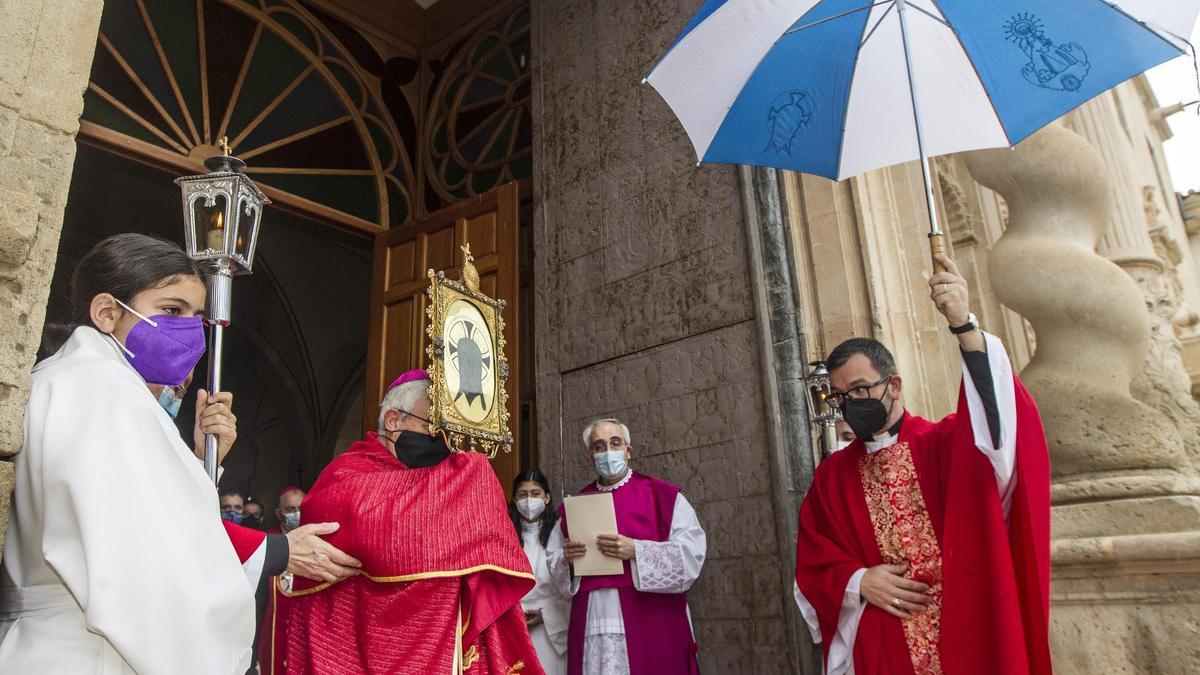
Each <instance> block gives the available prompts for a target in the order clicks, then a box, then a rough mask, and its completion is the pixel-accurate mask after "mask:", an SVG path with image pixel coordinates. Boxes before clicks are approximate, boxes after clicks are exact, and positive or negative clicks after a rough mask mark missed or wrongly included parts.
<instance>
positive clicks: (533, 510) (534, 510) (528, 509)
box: [517, 497, 546, 520]
mask: <svg viewBox="0 0 1200 675" xmlns="http://www.w3.org/2000/svg"><path fill="white" fill-rule="evenodd" d="M545 510H546V502H545V501H543V500H541V499H540V498H538V497H528V498H526V499H521V500H518V501H517V513H520V514H521V517H523V518H524V519H525V520H537V519H538V518H540V517H541V516H542V512H543V511H545Z"/></svg>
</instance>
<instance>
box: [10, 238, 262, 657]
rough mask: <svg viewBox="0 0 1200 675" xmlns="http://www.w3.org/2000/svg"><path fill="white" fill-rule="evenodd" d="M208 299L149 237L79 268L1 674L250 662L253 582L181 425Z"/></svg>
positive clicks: (183, 262) (39, 379)
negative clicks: (177, 420)
mask: <svg viewBox="0 0 1200 675" xmlns="http://www.w3.org/2000/svg"><path fill="white" fill-rule="evenodd" d="M205 295H206V293H205V287H204V283H203V281H202V280H201V278H200V276H199V275H198V274H197V273H196V271H195V269H194V268H193V266H192V263H191V261H190V260H189V259H188V257H187V256H186V255H184V253H183V251H181V250H180V249H179V248H178V247H177V246H175V245H174V244H170V243H168V242H164V241H159V240H157V239H153V238H150V237H146V236H143V235H137V234H124V235H117V236H113V237H109V238H108V239H105V240H104V241H102V242H100V243H99V244H98V245H97V246H96V247H95V248H93V249H92V250H91V251H90V252H89V253H88V254H87V256H85V257H84V258H83V260H82V261H81V262H80V263H79V266H78V267H77V268H76V270H75V272H74V275H73V277H72V281H71V296H72V297H71V302H72V321H73V323H74V328H73V330H72V332H71V335H70V338H69V339H68V340H67V342H66V344H65V345H64V346H63V347H62V348H61V349H59V350H58V352H57V353H56V354H54V355H53V356H51V357H50V358H48V359H46V360H44V361H42V362H41V363H39V364H38V365H37V366H35V367H34V370H33V377H32V384H31V388H30V396H29V403H28V406H27V407H26V411H25V434H24V445H23V447H22V450H21V453H20V454H19V455H17V457H16V461H15V467H14V470H15V474H16V475H15V482H16V490H15V492H14V499H13V511H12V520H11V523H10V525H9V528H8V533H7V538H6V540H5V547H4V572H3V574H2V575H0V640H2V641H0V672H5V673H37V672H62V673H134V672H137V673H198V674H199V673H203V674H205V675H208V674H223V673H244V672H246V669H247V667H248V666H249V665H250V656H251V653H250V645H251V640H252V638H253V635H254V593H253V587H252V586H251V585H250V583H249V580H248V578H247V574H246V573H244V570H243V568H242V566H240V565H239V563H238V557H237V556H235V555H234V551H233V549H231V547H230V539H229V537H228V536H227V534H226V531H225V529H224V528H223V527H222V525H221V521H220V520H219V519H218V518H217V517H216V493H215V491H214V487H213V485H212V483H211V482H210V481H209V480H208V478H207V476H206V474H205V472H204V469H203V467H202V465H201V463H200V462H199V461H197V459H196V457H195V456H193V454H192V453H193V451H192V449H190V448H189V447H188V446H187V445H186V444H185V443H184V442H183V440H182V439H181V438H180V436H179V432H178V430H177V429H176V427H175V425H174V423H173V422H172V414H173V413H174V412H177V410H178V407H177V404H176V400H177V399H178V396H179V394H180V387H181V386H182V385H183V383H184V381H185V380H186V379H187V377H188V376H189V374H190V373H191V371H192V369H193V368H194V367H195V365H196V362H197V360H198V359H199V358H200V356H201V355H202V354H203V352H204V345H205V336H204V330H203V328H202V325H201V313H202V312H203V310H204V304H205ZM213 398H214V400H215V399H216V398H217V397H213ZM197 407H198V408H200V409H203V410H204V413H205V414H207V412H208V410H209V408H211V406H206V405H205V397H204V396H203V395H201V396H200V397H199V400H198V404H197ZM229 417H230V418H231V415H229ZM229 421H230V423H232V420H231V419H230V420H229ZM198 426H200V425H198ZM205 430H208V431H216V430H215V429H205ZM198 431H199V430H198ZM226 435H227V434H226ZM223 445H224V446H225V447H222V450H223V451H227V450H228V444H227V443H223ZM146 504H154V505H155V506H156V508H154V509H149V510H146V509H145V508H144V507H145V505H146ZM131 513H137V514H139V516H138V517H137V518H136V519H130V518H128V517H126V515H127V514H131Z"/></svg>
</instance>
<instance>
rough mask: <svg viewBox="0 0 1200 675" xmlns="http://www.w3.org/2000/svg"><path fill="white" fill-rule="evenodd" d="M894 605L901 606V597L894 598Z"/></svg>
mask: <svg viewBox="0 0 1200 675" xmlns="http://www.w3.org/2000/svg"><path fill="white" fill-rule="evenodd" d="M892 605H894V606H896V607H899V606H900V598H892Z"/></svg>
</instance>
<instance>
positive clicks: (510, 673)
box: [505, 661, 525, 675]
mask: <svg viewBox="0 0 1200 675" xmlns="http://www.w3.org/2000/svg"><path fill="white" fill-rule="evenodd" d="M521 670H525V662H524V661H517V662H516V663H514V664H512V665H511V666H509V668H508V672H507V673H505V675H513V673H516V672H517V671H521Z"/></svg>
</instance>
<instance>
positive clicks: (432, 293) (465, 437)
mask: <svg viewBox="0 0 1200 675" xmlns="http://www.w3.org/2000/svg"><path fill="white" fill-rule="evenodd" d="M462 252H463V257H464V260H463V267H462V278H461V280H459V281H454V280H453V279H447V278H446V275H445V273H444V272H434V271H433V270H429V271H428V272H427V275H428V277H429V291H428V292H429V305H428V307H427V308H426V310H425V313H426V315H427V316H428V317H429V324H428V327H427V328H426V334H427V335H428V336H429V345H428V346H427V347H426V348H425V354H426V356H427V357H428V358H429V378H430V380H432V382H433V384H431V385H430V387H429V400H430V401H432V402H433V405H432V407H431V408H430V409H429V420H430V424H431V426H432V428H433V432H434V433H437V432H439V431H444V433H445V434H446V440H447V441H448V442H449V444H450V447H451V448H454V449H456V450H457V449H461V448H466V449H469V450H475V451H478V452H483V453H486V454H487V456H488V459H492V458H494V457H495V456H496V453H497V452H498V451H499V450H500V449H501V448H503V449H504V452H512V442H513V437H512V433H510V432H509V430H508V418H509V414H508V359H507V358H506V357H505V356H504V345H505V340H504V316H503V311H504V307H505V305H506V304H507V303H506V302H505V301H504V300H502V299H498V298H489V297H488V296H486V295H484V294H483V293H482V292H480V290H479V271H478V270H476V269H475V264H474V260H475V259H474V258H473V257H472V256H471V246H470V244H467V245H465V246H463V247H462ZM457 300H466V301H468V302H470V303H472V304H473V305H475V308H476V309H478V310H479V313H480V314H481V315H482V316H483V320H484V322H485V323H486V324H487V328H488V331H489V332H490V333H491V337H492V354H493V355H494V358H495V365H494V368H495V375H496V398H495V402H494V404H493V405H492V408H491V410H490V411H489V412H488V415H487V417H486V418H484V419H483V421H481V422H472V421H470V420H468V419H466V418H465V417H463V416H462V415H461V414H460V413H459V411H458V408H456V407H455V405H454V399H453V396H452V393H451V392H450V390H449V386H448V384H447V382H446V378H445V376H444V373H445V370H444V369H445V364H444V355H445V339H444V338H445V336H444V335H442V331H443V328H444V326H445V324H446V314H447V312H448V311H449V309H450V306H451V305H453V304H454V303H455V301H457Z"/></svg>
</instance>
